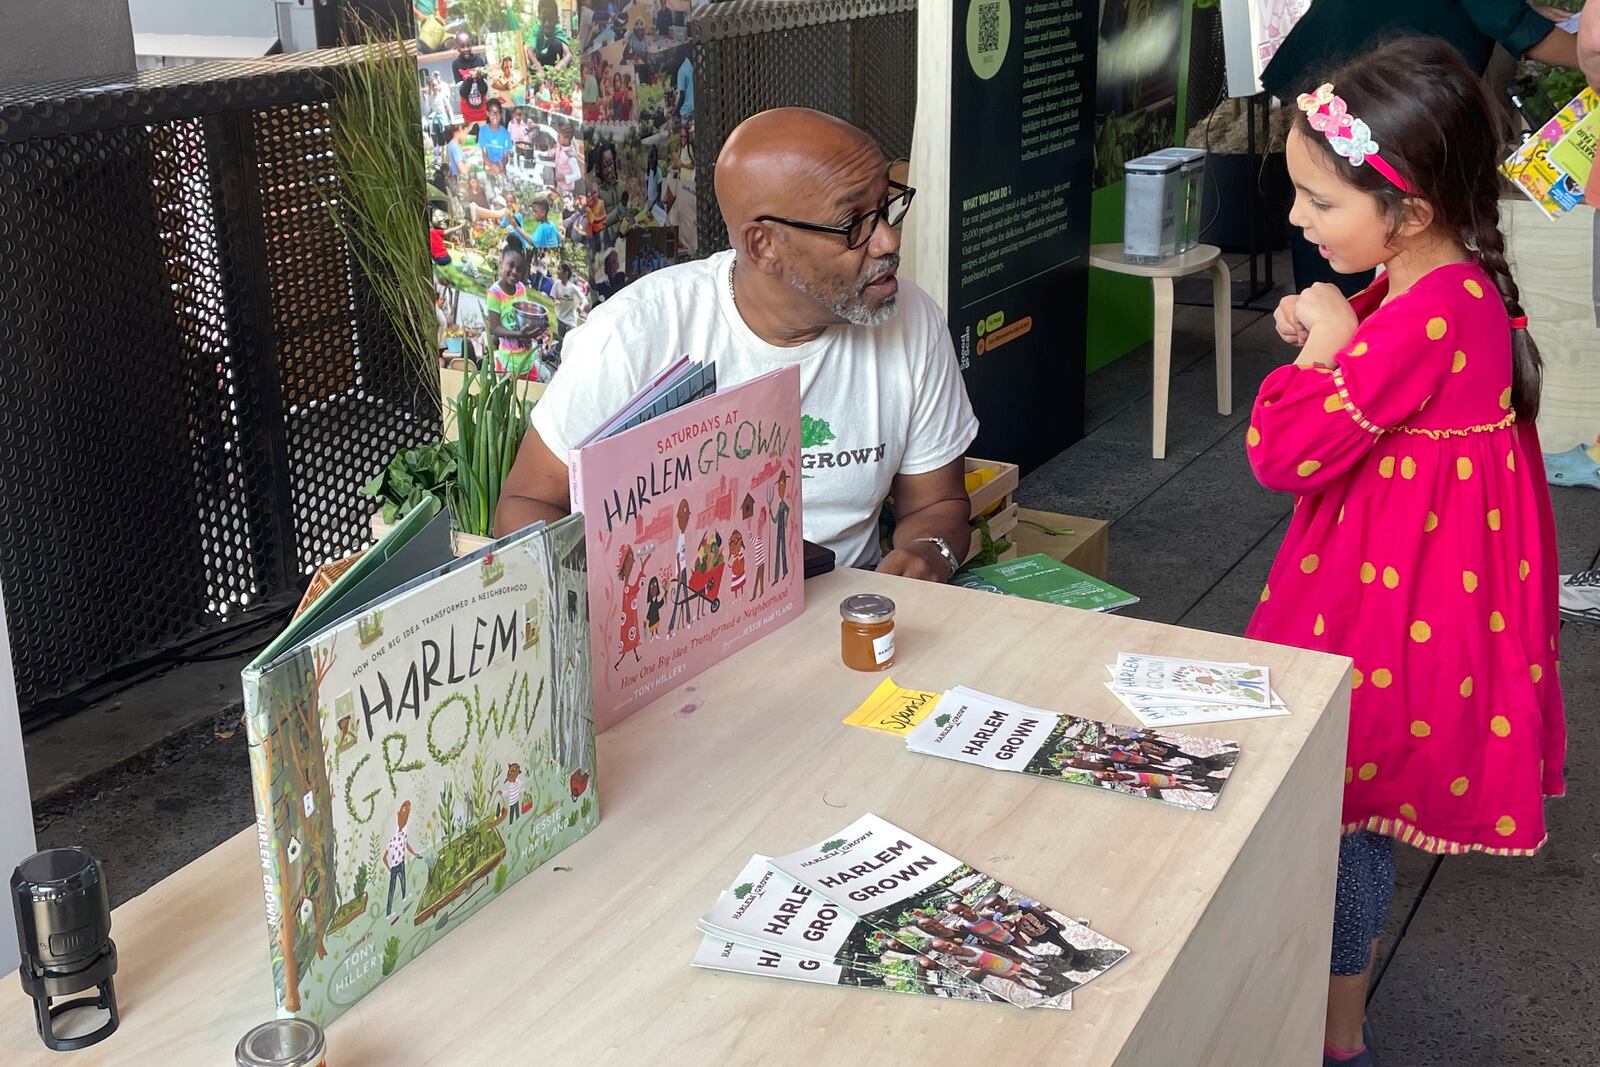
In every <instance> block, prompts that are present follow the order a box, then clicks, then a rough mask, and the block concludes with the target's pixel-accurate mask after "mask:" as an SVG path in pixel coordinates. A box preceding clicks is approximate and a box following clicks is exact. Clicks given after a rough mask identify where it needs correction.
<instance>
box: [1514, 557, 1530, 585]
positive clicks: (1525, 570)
mask: <svg viewBox="0 0 1600 1067" xmlns="http://www.w3.org/2000/svg"><path fill="white" fill-rule="evenodd" d="M1532 570H1533V567H1532V566H1530V565H1529V563H1528V561H1527V560H1523V561H1522V562H1521V563H1520V564H1518V566H1517V577H1518V578H1521V579H1522V580H1523V581H1527V580H1528V574H1529V572H1530V571H1532Z"/></svg>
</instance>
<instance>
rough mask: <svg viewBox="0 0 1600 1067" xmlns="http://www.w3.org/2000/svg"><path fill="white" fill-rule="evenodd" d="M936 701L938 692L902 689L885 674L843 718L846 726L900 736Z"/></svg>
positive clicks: (924, 715)
mask: <svg viewBox="0 0 1600 1067" xmlns="http://www.w3.org/2000/svg"><path fill="white" fill-rule="evenodd" d="M937 703H939V694H938V693H924V692H922V691H921V690H919V689H902V688H900V687H899V686H898V685H895V684H894V679H893V678H885V679H884V680H883V683H882V684H881V685H879V686H878V688H876V689H874V690H873V691H872V695H871V696H869V697H867V699H866V700H864V701H863V702H862V704H861V706H860V707H859V708H857V709H856V710H855V711H852V712H851V713H850V714H849V715H847V716H845V720H844V721H845V724H846V725H848V726H859V727H861V728H862V729H863V730H877V731H879V732H880V733H885V734H895V735H897V736H900V737H904V736H905V735H906V734H907V733H909V732H910V731H911V728H912V727H913V726H915V725H917V723H919V722H921V721H922V720H923V719H924V718H926V717H927V714H928V712H930V711H932V710H933V706H934V705H935V704H937Z"/></svg>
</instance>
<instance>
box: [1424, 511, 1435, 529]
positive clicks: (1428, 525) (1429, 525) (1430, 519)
mask: <svg viewBox="0 0 1600 1067" xmlns="http://www.w3.org/2000/svg"><path fill="white" fill-rule="evenodd" d="M1438 528H1439V516H1437V515H1435V514H1434V513H1433V512H1431V511H1430V512H1428V521H1427V522H1425V523H1423V524H1422V532H1423V533H1433V531H1435V530H1437V529H1438Z"/></svg>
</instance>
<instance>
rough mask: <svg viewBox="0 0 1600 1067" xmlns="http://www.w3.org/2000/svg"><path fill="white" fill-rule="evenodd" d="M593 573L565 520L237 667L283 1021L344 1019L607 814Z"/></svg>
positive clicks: (576, 527)
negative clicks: (590, 591) (593, 666)
mask: <svg viewBox="0 0 1600 1067" xmlns="http://www.w3.org/2000/svg"><path fill="white" fill-rule="evenodd" d="M585 584H586V567H585V555H584V538H583V524H582V519H581V517H572V518H569V519H566V520H563V521H562V522H560V523H557V524H555V525H554V526H550V527H543V526H540V527H534V528H531V529H530V530H528V531H525V532H524V533H522V534H519V535H516V536H514V537H512V538H509V539H507V540H506V541H503V542H500V543H499V544H496V545H492V546H490V549H489V550H488V551H487V552H480V553H478V554H476V555H475V556H473V557H469V558H467V559H464V560H460V561H457V562H456V563H455V564H452V565H449V566H447V567H445V568H444V569H443V570H442V571H436V572H434V573H433V574H432V575H429V576H425V577H424V578H421V579H418V580H417V581H415V582H412V583H409V584H408V585H406V586H404V587H402V588H401V589H400V590H398V591H396V592H394V593H391V594H390V595H389V596H387V597H384V598H382V599H380V600H379V601H378V602H377V603H376V604H372V605H367V606H364V607H362V608H360V609H359V610H360V611H361V612H362V614H359V615H358V616H355V617H352V618H347V619H345V620H344V621H343V622H340V623H337V624H335V625H334V626H332V627H331V628H324V629H322V630H321V631H319V632H316V633H314V634H313V635H311V636H310V637H309V638H307V639H306V640H304V641H302V642H300V643H299V644H298V645H295V646H293V647H292V648H291V649H290V650H289V651H288V652H286V653H285V654H284V655H283V656H280V657H278V658H277V659H275V660H273V661H272V662H269V663H266V664H264V665H260V666H259V667H258V666H257V665H253V666H252V668H251V669H250V670H247V671H246V673H245V679H244V680H245V700H246V722H247V727H248V730H249V737H250V758H251V770H252V774H253V776H254V784H255V789H254V792H255V799H256V808H257V816H258V818H257V831H258V837H259V844H260V852H261V863H262V870H263V888H264V890H265V892H266V898H267V912H268V916H267V917H268V924H269V926H270V928H271V938H270V944H271V958H272V972H273V980H274V983H275V985H276V987H277V993H278V1005H279V1009H280V1011H281V1012H282V1013H284V1014H291V1015H299V1016H303V1017H306V1018H309V1019H312V1020H313V1021H316V1022H319V1023H326V1022H328V1021H330V1020H332V1019H334V1018H336V1017H337V1016H338V1015H340V1014H341V1013H342V1012H343V1011H345V1010H346V1009H347V1008H349V1007H350V1006H351V1005H352V1004H354V1003H355V1002H356V1001H357V1000H359V999H360V998H361V997H362V996H364V995H366V994H367V993H369V992H371V991H372V990H373V989H374V988H375V987H376V986H377V985H378V984H379V983H381V982H382V981H384V979H386V978H387V977H388V976H389V975H390V974H392V973H393V972H394V971H395V970H396V969H397V968H399V967H401V966H404V965H405V964H406V963H407V962H409V961H410V960H412V959H414V958H415V957H416V956H417V955H418V954H419V953H421V952H422V951H423V950H425V949H426V948H428V946H429V945H431V944H432V943H433V942H434V941H435V940H436V939H438V938H439V937H441V936H443V935H445V934H448V933H449V932H450V931H451V930H452V929H454V928H455V926H456V925H457V924H458V923H460V922H461V921H462V920H463V919H465V918H466V917H467V916H468V915H470V914H472V913H473V912H474V911H476V910H477V909H479V908H481V907H483V906H484V905H485V904H487V903H488V902H489V901H490V900H492V899H494V897H496V896H497V895H499V894H500V893H501V892H502V891H504V890H505V889H506V887H507V886H509V885H511V884H512V883H514V882H516V881H517V880H518V879H519V878H521V877H522V876H524V875H526V874H527V873H528V872H529V871H531V870H533V869H534V868H535V867H538V866H539V865H540V864H542V863H544V862H545V861H546V860H548V859H549V858H550V857H552V856H554V855H555V854H557V853H558V852H560V851H561V850H563V849H564V848H566V847H567V846H568V845H571V844H572V843H573V842H574V841H576V840H578V839H579V838H581V837H582V836H583V835H584V834H586V833H588V831H589V830H590V829H592V828H593V827H594V826H595V824H596V823H597V822H598V821H599V817H600V812H599V808H598V803H597V800H596V797H595V790H594V789H593V788H592V786H591V776H592V775H593V772H594V767H595V748H594V723H593V717H592V716H593V710H592V701H591V697H590V685H589V654H588V636H587V635H588V618H587V610H586V602H585V595H584V590H585Z"/></svg>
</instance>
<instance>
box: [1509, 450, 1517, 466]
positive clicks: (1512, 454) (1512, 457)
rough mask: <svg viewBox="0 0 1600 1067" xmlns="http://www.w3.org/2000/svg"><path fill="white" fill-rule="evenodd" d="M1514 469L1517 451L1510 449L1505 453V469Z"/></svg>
mask: <svg viewBox="0 0 1600 1067" xmlns="http://www.w3.org/2000/svg"><path fill="white" fill-rule="evenodd" d="M1516 469H1517V453H1516V451H1515V450H1512V451H1510V452H1507V453H1506V470H1508V471H1514V470H1516Z"/></svg>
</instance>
